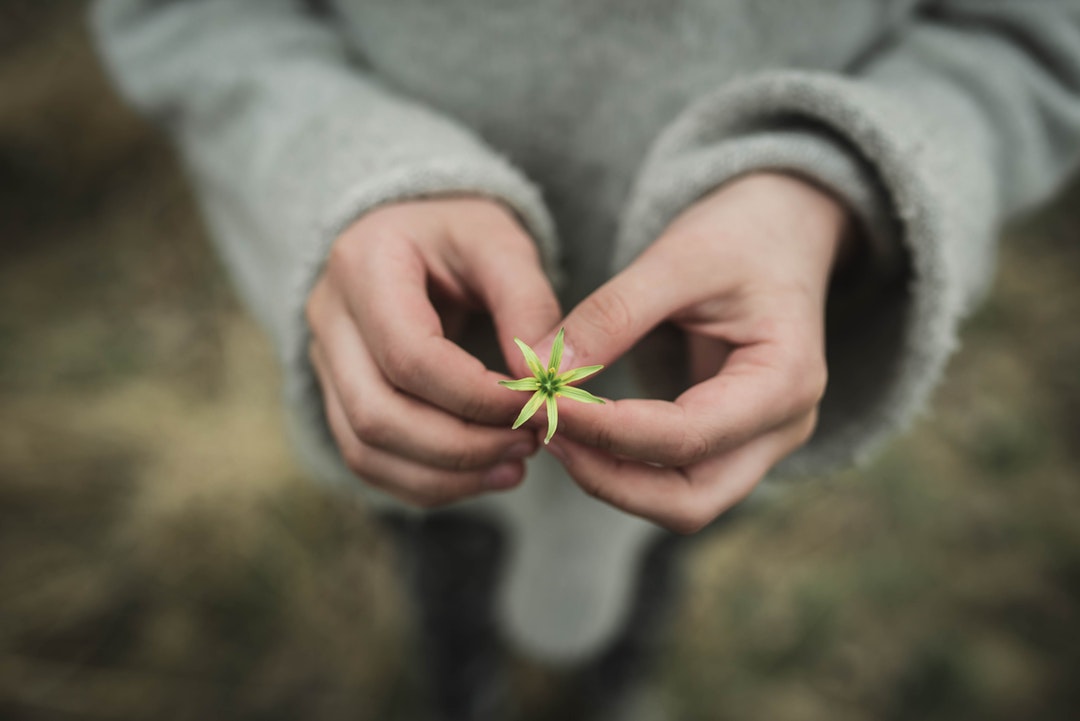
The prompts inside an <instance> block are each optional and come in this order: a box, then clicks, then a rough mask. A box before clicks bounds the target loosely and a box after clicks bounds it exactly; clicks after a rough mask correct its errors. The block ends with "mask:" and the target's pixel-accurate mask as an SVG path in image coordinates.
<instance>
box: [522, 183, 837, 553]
mask: <svg viewBox="0 0 1080 721" xmlns="http://www.w3.org/2000/svg"><path fill="white" fill-rule="evenodd" d="M849 223H850V220H849V218H848V214H847V212H846V210H845V209H844V207H843V206H842V205H841V204H840V203H839V202H838V201H836V200H834V199H833V198H832V197H831V196H829V195H828V194H826V193H825V192H823V191H821V190H818V189H817V188H816V187H814V186H812V185H810V184H808V183H806V182H804V181H801V180H798V179H796V178H794V177H789V176H785V175H779V174H757V175H752V176H747V177H745V178H743V179H740V180H736V181H733V182H731V183H729V184H727V185H725V186H723V188H721V189H720V190H717V191H714V192H713V193H712V194H711V195H709V196H707V197H705V198H704V199H702V200H701V201H699V202H697V203H696V204H694V205H693V206H692V207H690V208H689V209H688V210H686V211H685V212H684V213H683V214H682V215H680V216H679V217H678V218H677V219H676V220H675V221H674V222H673V223H672V224H671V225H670V226H669V227H668V228H667V230H666V231H665V232H664V233H663V235H662V236H661V237H660V238H659V239H657V240H656V242H655V243H654V244H653V245H652V246H650V247H649V249H648V250H646V251H645V252H644V253H643V254H642V255H641V256H640V257H639V258H638V259H637V260H635V261H634V262H633V263H632V264H631V265H630V266H629V267H627V268H626V269H625V270H624V271H622V272H621V273H619V274H618V275H616V276H615V277H614V278H612V279H611V280H610V281H608V282H607V283H606V284H605V285H603V286H602V287H601V288H599V289H598V290H596V291H595V292H594V293H593V294H592V295H590V296H589V297H588V298H586V299H585V300H583V301H582V302H581V303H580V304H579V305H578V306H577V307H576V308H575V309H574V310H573V311H572V312H571V313H570V315H569V316H568V317H567V318H566V320H565V321H564V322H563V323H561V324H560V325H563V326H565V328H566V350H565V351H564V355H563V365H564V366H565V367H572V366H578V365H593V364H597V363H603V364H609V363H611V362H612V361H613V360H615V359H616V358H618V357H619V356H621V355H622V354H623V353H625V352H626V351H628V350H629V349H630V348H631V347H632V346H633V345H634V344H635V343H637V342H638V340H639V339H641V338H642V337H643V336H644V335H645V334H646V333H648V332H649V331H650V330H651V329H653V328H654V327H655V326H657V325H658V324H660V323H664V322H668V323H672V324H675V325H676V326H677V327H679V328H681V329H682V331H684V332H685V334H686V339H687V350H688V357H689V362H690V376H691V380H692V382H693V383H696V385H693V386H692V387H690V388H689V389H688V390H686V391H685V392H684V393H682V394H681V395H680V396H679V397H678V398H677V399H675V401H674V402H672V403H669V402H664V401H657V400H637V399H631V400H621V401H614V402H609V403H607V404H606V405H602V406H585V405H578V404H573V403H569V404H565V405H563V406H562V407H561V408H560V411H561V412H562V413H561V415H562V420H563V426H562V427H561V428H562V430H561V432H560V434H559V435H556V436H555V438H553V439H552V441H551V444H550V446H548V448H549V450H551V451H552V453H553V455H555V456H556V457H557V458H559V460H560V461H562V463H563V465H564V466H565V467H566V469H567V471H568V472H569V473H570V475H571V476H573V478H574V479H575V480H576V481H577V483H578V484H579V485H580V486H581V487H582V488H584V489H585V490H586V491H587V492H589V493H590V494H592V495H594V496H596V497H598V498H599V499H601V500H603V501H606V502H608V503H610V504H612V505H614V506H616V507H618V508H621V509H623V510H625V511H628V512H630V513H633V514H636V515H638V516H641V517H644V518H646V519H649V520H652V521H654V522H656V523H659V524H660V525H662V526H665V527H667V528H669V529H671V530H674V531H678V532H683V533H691V532H695V531H697V530H699V529H700V528H702V527H703V526H705V525H706V524H708V523H709V522H710V521H712V520H713V519H715V518H716V517H717V516H719V515H720V514H721V513H722V512H723V511H725V510H726V509H728V508H730V507H731V506H733V505H735V504H736V503H738V502H739V501H740V500H742V499H743V498H744V497H745V496H746V495H748V494H749V493H750V491H751V490H753V488H754V486H755V485H756V484H757V483H758V481H759V480H761V478H762V477H763V476H764V475H765V474H766V472H767V471H768V470H769V469H770V468H772V466H773V465H775V464H776V463H777V462H778V461H780V460H781V459H782V458H784V457H785V456H786V455H788V454H789V453H791V452H792V451H793V450H794V449H796V448H797V447H798V446H800V445H802V444H803V443H804V442H805V441H806V440H807V439H808V438H809V437H810V434H811V433H812V431H813V428H814V424H815V421H816V415H817V406H818V402H819V401H820V400H821V398H822V395H823V393H824V390H825V380H826V368H825V352H824V308H825V297H826V292H827V288H828V282H829V277H830V273H831V270H832V268H833V265H834V263H835V261H836V259H837V257H838V256H839V255H840V250H841V244H842V241H843V239H844V238H845V237H846V236H847V231H848V225H849ZM553 335H554V331H550V332H549V335H548V337H547V339H546V340H545V341H544V342H542V343H540V344H538V348H537V350H538V351H539V352H540V355H541V357H544V352H545V351H546V350H547V348H548V347H550V343H551V337H552V336H553ZM652 370H653V372H656V373H664V372H672V371H671V369H668V370H666V371H665V369H663V368H655V369H652Z"/></svg>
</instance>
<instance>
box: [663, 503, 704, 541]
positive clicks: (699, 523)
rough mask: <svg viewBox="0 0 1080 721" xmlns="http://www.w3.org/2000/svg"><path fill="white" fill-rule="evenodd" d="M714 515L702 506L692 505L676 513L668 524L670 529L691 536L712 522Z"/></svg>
mask: <svg viewBox="0 0 1080 721" xmlns="http://www.w3.org/2000/svg"><path fill="white" fill-rule="evenodd" d="M713 518H714V516H713V514H711V513H708V512H706V511H704V510H702V509H701V508H700V507H691V508H687V509H684V510H682V511H681V512H679V513H678V514H676V515H675V516H674V517H673V518H672V519H671V520H670V521H669V522H668V523H667V524H665V525H667V527H668V529H670V530H671V531H673V532H675V533H678V534H679V535H681V536H691V535H693V534H695V533H697V532H698V531H700V530H702V529H703V528H705V526H707V525H709V523H711V522H712V520H713Z"/></svg>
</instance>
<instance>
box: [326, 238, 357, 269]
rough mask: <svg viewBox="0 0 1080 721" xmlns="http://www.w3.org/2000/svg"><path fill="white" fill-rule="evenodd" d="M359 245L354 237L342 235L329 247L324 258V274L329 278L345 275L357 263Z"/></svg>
mask: <svg viewBox="0 0 1080 721" xmlns="http://www.w3.org/2000/svg"><path fill="white" fill-rule="evenodd" d="M359 246H360V244H359V243H358V242H356V236H355V235H352V234H349V235H343V236H341V237H340V238H338V239H337V241H336V242H335V243H334V244H333V245H332V246H330V252H329V253H328V254H327V256H326V269H325V273H327V274H329V275H330V276H331V277H334V276H337V275H338V274H339V273H343V272H344V273H347V272H348V270H349V269H350V268H353V267H354V266H355V265H356V263H357V255H358V251H359Z"/></svg>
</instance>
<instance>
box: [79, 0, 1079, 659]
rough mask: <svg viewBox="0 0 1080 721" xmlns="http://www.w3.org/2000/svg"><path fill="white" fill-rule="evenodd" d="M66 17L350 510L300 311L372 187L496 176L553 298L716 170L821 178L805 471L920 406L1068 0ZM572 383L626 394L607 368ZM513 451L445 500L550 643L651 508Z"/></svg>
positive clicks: (623, 587)
mask: <svg viewBox="0 0 1080 721" xmlns="http://www.w3.org/2000/svg"><path fill="white" fill-rule="evenodd" d="M94 25H95V28H96V31H97V35H98V38H99V41H100V45H101V47H102V51H103V54H104V56H105V58H106V61H107V65H108V67H109V68H110V70H111V72H112V74H113V75H114V77H115V80H116V82H117V84H118V85H119V87H120V88H121V90H122V92H123V93H124V94H125V95H126V97H128V98H129V99H130V101H131V102H132V103H133V104H134V105H135V106H137V107H138V108H139V109H140V110H142V111H143V112H145V113H146V114H147V115H149V116H151V117H153V118H155V119H156V120H158V121H159V122H160V123H161V124H162V125H163V126H164V127H165V128H166V129H167V131H168V132H169V134H170V135H171V137H172V138H173V139H174V141H175V143H176V144H177V146H178V147H179V149H180V153H181V155H182V157H183V160H184V162H185V164H186V166H187V168H188V169H189V171H190V174H191V176H192V178H193V180H194V184H195V187H196V189H197V194H198V196H199V198H200V201H201V204H202V207H203V209H204V212H205V215H206V218H207V220H208V223H209V225H210V227H211V230H212V232H213V236H214V238H215V240H216V242H217V244H218V246H219V248H220V251H221V253H222V255H223V256H224V258H225V261H226V263H227V265H228V267H229V269H230V271H231V273H232V274H233V276H234V278H235V281H236V283H237V285H238V287H239V288H240V291H241V293H242V295H243V296H244V298H245V300H246V301H247V303H248V304H249V306H250V307H251V309H252V310H253V312H254V313H255V315H256V316H257V317H258V318H259V319H260V321H261V322H262V324H263V325H264V326H265V327H266V329H267V331H268V332H269V333H270V335H271V336H272V338H273V340H274V342H275V346H276V348H277V349H278V352H279V354H280V359H281V362H282V364H283V366H284V369H285V373H286V398H287V405H288V407H289V408H290V410H291V417H292V418H293V419H294V421H295V422H294V424H293V425H294V427H295V430H296V434H295V435H296V437H297V439H298V447H299V449H300V452H301V455H302V456H303V457H304V458H306V459H307V461H308V462H309V464H310V466H311V468H312V470H313V473H314V474H315V475H317V476H319V477H321V478H323V479H325V480H327V481H330V482H334V483H337V484H341V485H345V486H347V487H356V488H361V489H365V490H363V491H362V492H364V493H366V494H368V495H369V497H370V499H371V501H372V503H374V504H377V505H379V504H387V503H390V501H388V500H387V499H386V498H383V497H379V496H378V495H377V494H376V493H375V492H373V491H369V490H366V487H365V486H364V485H363V484H362V483H360V482H358V481H357V479H355V478H354V477H352V476H351V475H350V474H349V473H348V471H347V470H346V469H345V468H344V466H343V464H342V463H341V460H340V458H339V457H338V454H337V451H336V448H335V446H334V444H333V442H332V441H331V439H330V437H329V435H328V434H327V432H326V429H325V424H324V422H323V421H322V409H321V399H320V395H319V393H318V389H317V386H316V383H315V381H314V378H313V374H312V371H311V368H310V367H309V365H308V361H307V358H306V345H307V334H308V330H307V328H306V327H305V323H304V320H303V312H302V311H303V306H304V304H305V300H306V295H307V291H308V290H309V289H310V288H311V286H312V284H313V282H314V280H315V278H316V276H317V274H318V272H319V270H320V267H321V264H322V262H323V260H324V258H325V256H326V253H327V249H328V247H329V246H330V244H331V243H332V242H333V241H334V239H335V238H336V237H337V235H338V234H339V232H340V231H341V230H342V229H344V228H345V227H346V226H347V225H349V224H350V223H351V222H352V221H354V220H355V219H356V218H357V217H358V216H360V215H361V214H363V213H365V212H366V211H368V210H370V209H372V208H373V207H375V206H378V205H380V204H384V203H388V202H393V201H399V200H404V199H409V198H417V197H427V196H435V195H440V194H450V193H453V194H460V193H477V194H481V195H484V196H489V197H492V198H495V199H498V200H499V201H501V202H503V203H505V204H506V205H508V206H509V207H511V208H512V209H513V210H514V211H515V212H516V214H517V215H518V217H519V219H520V220H521V222H522V224H523V225H524V226H525V228H526V229H527V230H528V231H529V232H530V233H531V235H532V236H533V237H534V238H535V240H536V242H537V244H538V246H539V247H540V249H541V252H542V255H543V257H544V259H545V263H546V267H547V268H548V270H549V272H551V274H552V276H553V277H556V276H559V277H561V278H562V279H563V280H564V282H562V283H561V285H560V288H561V290H560V298H561V300H562V302H563V304H564V307H567V308H569V307H572V305H573V304H574V303H576V302H577V301H578V300H580V299H581V298H583V297H584V296H585V295H587V294H588V293H589V292H590V291H592V290H593V289H595V288H596V287H597V286H599V285H600V284H601V283H602V282H603V281H604V280H606V279H607V278H609V277H610V276H611V275H612V274H613V273H615V272H617V271H618V270H619V269H620V268H622V267H624V266H626V265H627V264H628V263H629V262H630V261H631V260H632V259H633V258H634V257H635V256H636V255H637V254H638V253H639V252H640V251H641V250H642V249H643V248H644V247H646V246H647V245H648V244H649V243H650V242H651V241H652V240H653V239H655V238H656V237H657V236H658V234H659V233H660V232H661V231H662V230H663V229H664V228H665V226H666V225H667V224H668V223H669V221H671V220H672V219H673V218H674V217H675V216H676V215H677V214H678V213H679V212H680V211H682V210H683V209H685V208H686V207H687V206H688V205H689V204H691V203H693V202H694V201H695V200H696V199H698V198H700V197H701V196H703V195H704V194H706V193H708V192H710V191H711V190H713V189H715V188H716V187H717V186H719V185H721V184H723V183H724V182H726V181H728V180H730V179H732V178H734V177H736V176H739V175H741V174H745V173H748V172H752V171H756V170H780V171H786V172H790V173H795V174H798V175H800V176H802V177H805V178H806V179H808V180H811V181H812V182H815V183H817V184H819V185H821V186H823V187H825V188H827V189H828V190H830V191H831V192H832V193H834V194H835V195H836V196H838V197H839V198H841V199H842V200H844V201H845V202H846V203H847V204H848V206H849V207H850V208H851V209H852V211H853V213H854V214H855V216H856V217H857V218H858V219H859V221H860V222H861V226H862V229H863V232H864V237H865V238H866V240H867V242H868V244H869V245H868V247H871V248H873V249H874V251H875V252H874V253H873V254H872V258H873V262H870V263H867V264H865V265H864V266H862V267H861V272H862V273H863V274H864V275H865V276H866V278H867V281H868V283H869V284H871V285H872V286H873V287H875V288H877V289H878V294H877V296H876V298H875V301H874V302H873V303H867V304H860V306H861V307H860V308H858V309H856V312H849V313H846V314H844V315H843V317H842V318H839V319H838V320H837V322H835V323H833V322H830V326H829V331H828V339H827V343H828V351H827V357H828V363H829V368H830V385H829V388H828V390H827V392H826V395H825V398H824V400H823V403H822V407H821V414H820V421H819V426H818V430H817V431H816V433H815V435H814V437H813V438H812V439H811V441H810V442H809V444H808V445H807V446H806V447H805V448H803V449H802V450H800V451H799V452H797V453H796V454H795V455H794V456H793V457H792V458H791V459H789V461H788V462H786V463H785V464H784V468H786V469H788V470H801V471H805V470H809V469H813V470H820V469H823V468H831V467H835V466H836V465H838V464H843V463H848V462H850V461H852V460H857V459H859V458H862V457H865V456H866V454H867V453H868V452H870V451H871V450H872V449H873V448H874V447H875V446H877V445H878V444H879V442H880V441H881V440H882V439H884V438H885V437H887V436H888V435H889V434H890V433H893V432H894V431H895V430H896V429H897V428H899V427H901V426H902V425H903V424H904V423H905V422H907V421H908V420H910V419H911V418H912V417H913V415H914V414H916V412H917V411H918V410H919V408H920V407H921V406H923V405H924V403H925V402H926V400H927V397H928V395H929V393H930V391H931V389H932V388H933V386H934V385H935V384H936V383H937V382H938V380H939V378H940V377H941V374H942V369H943V367H944V365H945V362H946V360H947V358H948V356H949V354H950V353H951V352H952V350H953V349H954V346H955V345H956V333H957V327H958V324H959V322H960V321H961V320H962V318H963V317H964V316H965V314H966V313H967V312H968V311H969V310H970V309H971V308H972V305H973V304H974V303H975V302H976V301H977V299H978V297H979V294H980V292H981V291H982V290H983V289H984V288H985V286H986V284H987V282H988V279H989V277H990V275H991V270H992V264H993V255H994V250H993V248H994V242H995V237H996V229H997V227H998V226H999V224H1000V222H1001V221H1002V220H1003V219H1004V218H1006V217H1007V216H1008V215H1010V214H1012V213H1015V212H1016V211H1018V210H1020V209H1023V208H1025V207H1027V206H1029V205H1030V204H1032V203H1035V202H1037V201H1039V200H1040V199H1042V198H1044V197H1045V196H1046V195H1048V194H1049V193H1050V192H1052V190H1053V188H1054V187H1055V185H1056V184H1058V183H1059V182H1060V181H1061V179H1062V178H1063V177H1064V176H1065V175H1066V174H1067V173H1068V172H1069V171H1070V170H1071V169H1072V168H1073V167H1074V166H1075V164H1076V160H1077V157H1078V149H1080V0H806V1H805V2H792V1H791V0H677V1H673V2H661V1H660V0H618V1H616V0H471V1H470V2H460V1H458V2H448V1H447V0H366V1H365V2H361V1H360V0H324V1H323V2H314V1H312V2H307V3H305V2H302V1H300V0H292V1H290V0H188V1H184V2H177V1H175V0H171V1H164V0H99V2H98V4H97V5H96V7H95V12H94ZM673 372H674V371H672V369H666V368H657V369H653V372H652V373H651V374H650V376H651V377H654V378H658V379H660V380H664V378H665V374H666V373H673ZM595 388H597V389H598V390H599V392H601V393H604V394H607V395H609V396H615V397H620V396H626V395H631V394H635V393H639V392H640V389H638V388H636V386H635V385H634V380H633V378H632V376H631V374H629V373H628V372H626V371H625V370H624V369H622V368H620V367H616V368H614V369H612V371H611V372H610V373H607V372H606V373H605V374H604V375H603V377H602V378H601V379H600V380H599V381H598V383H597V384H596V386H595ZM781 470H783V468H782V469H781ZM528 472H529V476H528V479H527V480H526V483H525V484H524V485H523V486H522V487H521V488H519V489H518V490H516V491H514V492H510V493H506V494H500V495H496V496H490V497H484V498H480V499H478V500H475V501H470V502H468V503H466V504H464V507H465V508H467V509H470V510H473V511H475V512H477V513H483V514H486V515H488V516H490V517H493V518H497V519H499V520H500V521H502V522H504V523H505V526H506V528H507V529H508V530H509V531H510V533H511V539H512V561H511V563H510V570H509V571H508V576H507V578H506V579H505V581H504V584H503V586H502V590H501V592H500V599H499V609H500V613H501V614H502V618H503V621H504V622H505V625H504V628H505V629H506V631H507V633H508V634H509V635H510V636H511V637H512V638H513V639H516V640H517V641H518V643H519V645H520V646H521V647H523V648H524V649H525V650H527V651H530V652H532V653H534V654H538V655H541V656H545V657H548V658H556V659H557V658H563V659H572V658H579V657H582V656H583V655H584V654H587V653H589V652H591V651H594V650H595V649H597V648H598V647H599V646H600V644H602V643H603V642H604V641H605V640H606V639H608V638H610V637H611V635H612V634H613V632H614V631H615V629H616V628H617V626H618V624H619V622H620V621H621V620H622V619H623V618H624V617H625V614H626V612H627V603H626V599H627V597H628V591H629V588H630V584H631V579H632V577H633V572H634V568H635V564H636V562H637V560H638V556H639V554H640V551H641V549H642V547H643V545H644V544H645V543H646V542H647V541H648V540H649V539H650V538H651V537H652V536H653V534H655V533H658V532H659V531H658V530H657V529H655V528H654V527H652V526H650V525H649V524H646V523H644V522H642V521H640V520H638V519H635V518H631V517H629V516H626V515H624V514H622V513H619V512H617V511H615V510H613V509H611V508H609V507H607V506H604V505H602V504H601V503H599V502H598V501H595V500H593V499H591V498H589V497H587V496H586V495H585V494H583V493H582V492H581V491H579V490H578V489H577V487H576V486H575V485H574V484H573V483H572V482H571V481H570V480H569V479H568V478H567V477H566V476H565V474H564V473H562V471H561V468H560V467H559V466H558V464H556V463H554V462H553V461H552V460H551V459H550V458H549V457H546V455H545V454H540V456H539V457H538V458H537V459H535V460H534V461H533V462H532V463H531V464H530V467H529V471H528Z"/></svg>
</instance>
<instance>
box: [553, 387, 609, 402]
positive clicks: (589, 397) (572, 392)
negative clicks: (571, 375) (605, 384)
mask: <svg viewBox="0 0 1080 721" xmlns="http://www.w3.org/2000/svg"><path fill="white" fill-rule="evenodd" d="M556 395H560V396H566V397H567V398H569V399H570V400H574V401H580V402H582V403H603V402H604V399H603V398H597V397H596V396H594V395H593V394H592V393H589V391H586V390H582V389H580V388H574V387H573V386H566V387H565V388H560V389H559V390H558V391H557V392H556Z"/></svg>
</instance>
